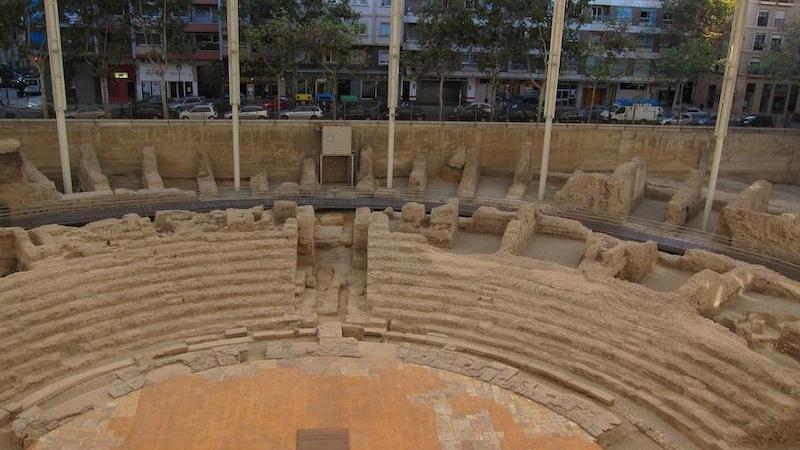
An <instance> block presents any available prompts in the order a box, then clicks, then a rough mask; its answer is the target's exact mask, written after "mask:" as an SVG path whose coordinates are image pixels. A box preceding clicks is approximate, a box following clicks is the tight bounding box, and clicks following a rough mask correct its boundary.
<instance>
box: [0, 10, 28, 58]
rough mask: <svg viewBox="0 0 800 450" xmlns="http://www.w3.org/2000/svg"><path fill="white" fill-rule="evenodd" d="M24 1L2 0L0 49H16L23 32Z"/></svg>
mask: <svg viewBox="0 0 800 450" xmlns="http://www.w3.org/2000/svg"><path fill="white" fill-rule="evenodd" d="M25 3H26V0H2V1H0V5H2V10H3V13H2V14H0V48H18V46H20V45H21V44H22V42H21V40H20V35H21V34H22V33H23V32H24V30H25Z"/></svg>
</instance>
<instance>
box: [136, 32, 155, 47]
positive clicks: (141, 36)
mask: <svg viewBox="0 0 800 450" xmlns="http://www.w3.org/2000/svg"><path fill="white" fill-rule="evenodd" d="M134 39H136V44H137V45H161V33H136V35H135V37H134Z"/></svg>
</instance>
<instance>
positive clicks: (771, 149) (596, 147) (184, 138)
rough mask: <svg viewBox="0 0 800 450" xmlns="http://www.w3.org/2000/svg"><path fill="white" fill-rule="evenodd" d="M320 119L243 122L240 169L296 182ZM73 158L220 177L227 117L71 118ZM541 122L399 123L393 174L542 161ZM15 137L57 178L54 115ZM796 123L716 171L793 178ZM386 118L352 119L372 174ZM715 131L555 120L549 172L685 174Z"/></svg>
mask: <svg viewBox="0 0 800 450" xmlns="http://www.w3.org/2000/svg"><path fill="white" fill-rule="evenodd" d="M318 127H319V123H313V122H294V121H289V122H287V121H275V122H273V121H258V122H257V123H256V122H253V123H249V122H243V123H242V124H241V138H240V140H241V161H242V177H243V179H245V180H246V179H248V178H249V177H251V176H252V175H254V174H256V173H258V172H261V171H264V170H266V171H267V173H268V174H269V176H270V179H271V180H275V181H276V182H278V183H280V182H283V181H297V180H299V178H300V170H301V166H302V162H303V158H304V157H307V156H315V155H316V154H317V153H318V152H319V150H320V145H321V142H320V141H321V133H320V132H319V131H318V130H319V128H318ZM67 130H68V134H69V140H70V152H71V162H72V164H73V166H74V170H77V164H78V161H79V158H78V149H79V147H80V144H81V143H90V144H93V145H94V147H95V149H96V150H97V153H98V157H99V160H100V165H101V167H103V170H104V172H106V175H114V174H122V173H138V172H140V171H141V168H142V147H144V146H147V145H153V146H155V147H156V148H157V151H158V163H159V170H160V171H161V175H162V176H163V177H164V178H165V179H167V180H168V179H194V177H195V176H196V174H197V167H196V161H195V157H194V155H195V154H196V152H197V150H199V149H201V148H204V149H206V150H207V151H208V152H209V156H210V158H211V160H212V164H213V166H214V171H215V174H217V176H218V177H220V178H221V179H230V178H231V176H232V172H233V170H232V157H231V128H230V124H229V123H226V122H223V121H219V122H215V123H206V122H193V121H169V122H167V121H134V122H131V121H117V120H107V121H82V120H76V121H70V122H69V124H68V126H67ZM542 133H543V127H542V126H540V125H538V124H505V123H497V124H472V123H442V122H400V123H398V126H397V141H396V142H397V145H396V147H395V158H396V160H395V175H396V176H398V177H407V176H408V174H409V173H410V171H411V166H412V161H413V159H414V156H415V155H416V154H417V152H420V151H422V152H424V153H425V155H426V160H427V168H428V173H432V174H438V173H439V172H440V170H441V168H442V166H443V165H444V164H446V163H447V160H448V159H449V158H450V156H451V154H452V152H453V150H454V149H455V148H457V147H458V146H466V147H477V148H480V149H481V154H480V164H479V165H480V167H482V168H489V169H503V170H507V171H508V172H509V173H512V172H513V170H514V167H515V166H516V164H517V162H518V160H519V149H520V147H521V146H522V144H523V143H524V142H526V141H530V142H531V143H532V149H533V150H532V151H533V155H532V166H533V169H534V170H535V171H536V170H538V166H539V162H540V160H541V145H542ZM3 138H15V139H19V140H20V142H21V143H22V146H23V149H24V150H25V151H26V152H27V154H29V155H30V158H31V160H32V162H33V163H34V164H36V166H37V167H39V168H40V169H41V170H42V171H43V172H44V173H45V174H46V175H48V176H49V177H50V178H51V179H53V180H56V179H59V178H60V169H59V159H58V143H57V136H56V127H55V123H54V122H52V121H44V120H2V121H0V139H3ZM798 139H800V130H779V129H775V130H751V129H735V130H732V131H731V133H730V134H729V135H728V140H727V141H726V145H725V151H724V152H723V158H722V165H721V174H722V175H723V176H725V175H743V176H750V177H758V178H764V179H767V180H770V181H774V182H798V183H800V148H798V147H797V145H796V142H798ZM386 141H387V125H386V123H385V122H357V123H353V146H354V148H361V146H363V145H370V146H372V148H373V149H374V151H375V155H374V157H375V161H374V168H375V174H376V175H377V176H378V177H383V176H384V174H385V172H386V146H387V144H386ZM712 143H713V130H710V129H705V128H699V127H688V128H687V127H651V126H622V125H581V124H579V125H572V124H569V125H568V124H557V125H555V126H554V132H553V142H552V145H553V146H552V151H551V159H550V167H551V170H552V171H555V172H572V171H574V170H576V169H580V170H585V171H601V172H611V171H613V170H614V168H615V167H616V166H617V165H619V164H621V163H623V162H625V161H629V160H631V158H633V157H637V156H638V157H642V158H644V159H645V160H646V161H647V163H648V165H649V166H650V168H651V172H656V173H663V174H685V173H686V172H688V171H690V170H692V169H696V168H699V167H700V166H701V165H705V164H706V163H707V161H709V160H710V157H709V154H710V152H711V149H712Z"/></svg>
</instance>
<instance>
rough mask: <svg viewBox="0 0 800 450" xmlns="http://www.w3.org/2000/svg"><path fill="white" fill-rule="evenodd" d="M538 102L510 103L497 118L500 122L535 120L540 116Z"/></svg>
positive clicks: (499, 112) (498, 113)
mask: <svg viewBox="0 0 800 450" xmlns="http://www.w3.org/2000/svg"><path fill="white" fill-rule="evenodd" d="M537 109H538V105H537V104H536V103H509V104H508V105H506V107H505V108H504V109H503V110H502V111H498V112H497V114H496V115H495V118H496V119H497V120H498V121H500V122H533V121H535V120H536V117H537V116H538V113H537Z"/></svg>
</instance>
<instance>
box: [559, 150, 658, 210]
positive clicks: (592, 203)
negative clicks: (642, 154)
mask: <svg viewBox="0 0 800 450" xmlns="http://www.w3.org/2000/svg"><path fill="white" fill-rule="evenodd" d="M646 179H647V164H646V163H645V161H644V160H642V159H641V158H633V160H631V161H629V162H626V163H625V164H621V165H620V166H619V167H617V168H616V169H615V170H614V172H613V173H612V174H611V175H604V174H599V173H584V172H582V171H580V170H579V171H576V172H575V174H573V175H572V176H571V177H569V179H568V180H567V183H566V184H565V185H564V187H563V188H562V189H561V190H560V191H558V192H556V195H555V198H554V201H555V204H556V205H558V206H562V207H567V208H574V209H579V210H582V211H587V212H591V213H594V214H600V215H606V216H611V217H626V216H628V214H630V212H631V211H632V210H633V209H635V208H636V206H638V205H639V203H640V202H641V201H642V199H643V198H644V194H645V182H646Z"/></svg>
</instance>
